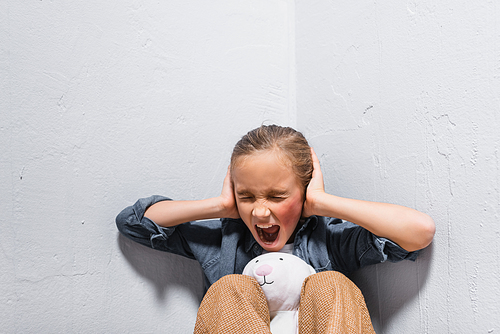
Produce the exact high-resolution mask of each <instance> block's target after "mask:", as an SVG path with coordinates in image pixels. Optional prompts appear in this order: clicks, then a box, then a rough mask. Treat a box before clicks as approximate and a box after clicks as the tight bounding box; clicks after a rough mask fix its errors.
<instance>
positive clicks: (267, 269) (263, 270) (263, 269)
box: [255, 264, 273, 276]
mask: <svg viewBox="0 0 500 334" xmlns="http://www.w3.org/2000/svg"><path fill="white" fill-rule="evenodd" d="M272 272H273V267H271V266H270V265H268V264H263V265H261V266H260V267H259V268H257V270H256V271H255V273H256V274H257V275H259V276H267V275H269V274H270V273H272Z"/></svg>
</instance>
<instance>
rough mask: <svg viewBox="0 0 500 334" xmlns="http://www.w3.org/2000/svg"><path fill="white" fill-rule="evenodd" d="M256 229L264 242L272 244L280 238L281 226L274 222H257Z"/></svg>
mask: <svg viewBox="0 0 500 334" xmlns="http://www.w3.org/2000/svg"><path fill="white" fill-rule="evenodd" d="M255 229H256V230H257V234H258V235H259V238H260V240H262V242H263V243H265V244H267V245H270V244H272V243H273V242H275V241H276V239H277V238H278V234H279V231H280V226H279V225H272V224H257V225H255Z"/></svg>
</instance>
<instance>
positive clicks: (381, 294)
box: [350, 244, 433, 333]
mask: <svg viewBox="0 0 500 334" xmlns="http://www.w3.org/2000/svg"><path fill="white" fill-rule="evenodd" d="M432 253H433V245H432V244H431V245H429V246H428V247H427V248H425V249H423V250H421V251H420V254H419V256H418V258H417V260H416V261H415V262H411V261H402V262H399V263H382V264H378V265H373V266H369V267H366V268H364V269H362V270H360V271H358V272H356V273H353V274H352V275H350V278H351V279H352V280H353V281H354V282H355V283H356V285H357V286H358V287H359V288H360V289H361V291H362V292H363V295H364V297H365V301H366V305H367V307H368V310H369V311H370V316H371V318H372V322H373V327H374V329H375V331H376V332H377V333H384V332H385V330H386V329H387V328H388V327H389V325H390V323H391V321H392V319H393V318H395V317H396V316H397V314H398V313H400V312H402V311H404V309H405V306H408V305H409V304H410V303H411V302H412V301H413V300H414V299H415V298H416V297H418V295H419V292H420V289H422V287H423V286H425V284H426V282H427V277H428V275H429V270H430V260H431V257H432ZM412 310H414V308H412ZM414 316H415V318H417V319H418V322H421V319H420V314H415V315H414Z"/></svg>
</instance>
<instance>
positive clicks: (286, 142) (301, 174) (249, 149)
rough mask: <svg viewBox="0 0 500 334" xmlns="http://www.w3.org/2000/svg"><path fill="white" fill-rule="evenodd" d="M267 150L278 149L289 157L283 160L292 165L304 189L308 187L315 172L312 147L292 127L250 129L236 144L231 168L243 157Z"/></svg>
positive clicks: (267, 126) (262, 126) (275, 126)
mask: <svg viewBox="0 0 500 334" xmlns="http://www.w3.org/2000/svg"><path fill="white" fill-rule="evenodd" d="M266 150H271V151H272V150H277V151H278V152H279V153H281V154H282V156H284V157H287V158H288V159H285V160H284V161H283V162H284V163H285V164H290V165H291V166H292V168H293V171H294V172H295V174H296V175H297V177H298V179H299V181H300V183H301V184H302V186H303V187H304V189H306V188H307V185H308V184H309V181H311V177H312V172H313V164H312V157H311V148H310V146H309V143H308V142H307V140H306V138H305V137H304V135H303V134H302V133H300V132H298V131H297V130H295V129H292V128H290V127H283V126H279V125H274V124H273V125H261V126H260V127H258V128H256V129H253V130H251V131H249V132H248V133H247V134H246V135H244V136H243V137H242V138H241V139H240V141H238V142H237V143H236V145H235V146H234V149H233V154H232V155H231V170H233V169H234V167H235V166H236V164H237V161H238V160H239V159H240V158H241V157H245V156H249V155H251V154H253V153H257V152H262V151H266Z"/></svg>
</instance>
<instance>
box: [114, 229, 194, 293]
mask: <svg viewBox="0 0 500 334" xmlns="http://www.w3.org/2000/svg"><path fill="white" fill-rule="evenodd" d="M117 242H118V245H119V247H120V250H121V252H122V254H123V255H124V257H125V259H127V262H128V263H129V264H130V266H131V267H132V268H133V269H134V270H135V272H136V273H138V274H139V275H140V276H141V277H143V278H144V279H146V280H147V282H149V283H150V284H152V285H153V286H154V287H155V290H156V298H157V300H158V301H159V302H163V301H165V296H166V292H167V290H169V289H170V288H172V287H175V288H176V289H177V288H179V287H181V288H184V290H189V291H190V292H191V293H192V294H193V298H196V300H198V301H199V302H201V299H202V298H203V272H202V270H201V267H200V265H199V264H198V262H196V261H195V260H191V259H187V258H184V257H182V256H179V255H175V254H170V253H167V252H161V251H157V250H154V249H151V248H148V247H146V246H143V245H141V244H138V243H136V242H134V241H132V240H129V239H128V238H126V237H124V236H123V235H121V234H120V233H118V237H117Z"/></svg>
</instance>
